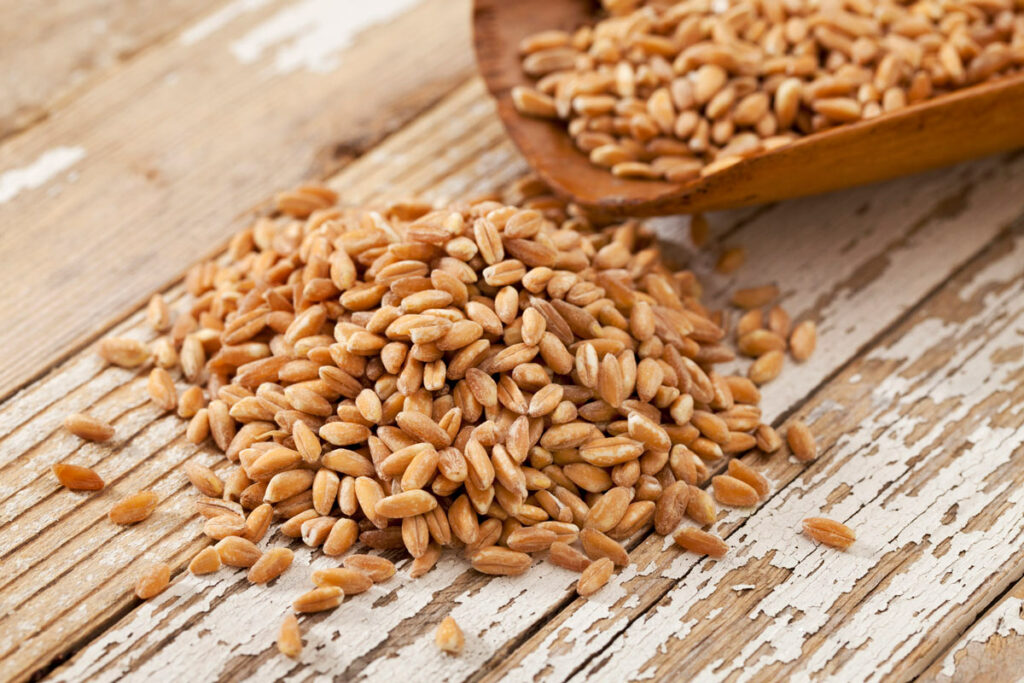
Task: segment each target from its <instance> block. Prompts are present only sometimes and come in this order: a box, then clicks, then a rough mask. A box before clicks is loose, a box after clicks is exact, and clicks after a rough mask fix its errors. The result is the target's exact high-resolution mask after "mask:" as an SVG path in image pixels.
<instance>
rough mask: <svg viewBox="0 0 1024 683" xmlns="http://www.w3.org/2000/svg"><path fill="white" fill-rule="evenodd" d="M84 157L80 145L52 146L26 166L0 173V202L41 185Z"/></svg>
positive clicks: (83, 150) (7, 200)
mask: <svg viewBox="0 0 1024 683" xmlns="http://www.w3.org/2000/svg"><path fill="white" fill-rule="evenodd" d="M84 157H85V149H84V148H82V147H54V148H53V149H51V150H47V151H46V152H43V153H42V154H40V155H39V157H38V158H37V159H36V160H35V161H33V162H32V163H31V164H29V165H28V166H22V167H21V168H13V169H11V170H9V171H4V172H3V173H0V204H4V203H6V202H9V201H11V200H12V199H14V198H15V197H17V196H18V195H19V194H21V193H22V192H24V191H25V190H34V189H36V188H38V187H42V186H43V185H45V184H46V183H48V182H50V181H51V180H52V179H53V178H55V177H57V175H58V174H60V173H61V172H62V171H66V170H67V169H69V168H71V167H72V166H74V165H75V164H77V163H78V162H79V161H81V160H82V159H83V158H84Z"/></svg>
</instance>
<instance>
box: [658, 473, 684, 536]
mask: <svg viewBox="0 0 1024 683" xmlns="http://www.w3.org/2000/svg"><path fill="white" fill-rule="evenodd" d="M689 500H690V487H689V485H688V484H687V482H685V481H677V482H674V483H672V484H670V485H669V486H668V487H666V488H665V490H664V491H662V493H661V495H660V496H659V497H658V501H657V504H656V505H655V509H654V530H655V531H657V532H658V533H659V534H661V535H662V536H668V535H669V534H670V533H672V531H673V530H674V529H675V528H676V527H677V526H679V522H681V521H682V520H683V515H685V514H686V506H687V503H688V502H689Z"/></svg>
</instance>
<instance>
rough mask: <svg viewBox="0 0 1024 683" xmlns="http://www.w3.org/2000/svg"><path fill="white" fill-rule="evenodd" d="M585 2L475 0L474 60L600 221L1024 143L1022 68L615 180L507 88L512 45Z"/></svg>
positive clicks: (886, 172) (588, 14) (752, 200)
mask: <svg viewBox="0 0 1024 683" xmlns="http://www.w3.org/2000/svg"><path fill="white" fill-rule="evenodd" d="M596 9H597V6H596V4H595V3H594V2H592V1H591V0H475V6H474V12H473V25H474V43H475V46H476V58H477V63H478V64H479V67H480V72H481V74H482V75H483V78H484V81H485V82H486V84H487V88H488V89H489V90H490V91H491V94H492V95H493V96H494V98H495V99H496V100H497V104H498V115H499V116H500V117H501V120H502V122H503V123H504V124H505V128H506V129H507V130H508V133H509V135H510V136H511V138H512V140H513V142H515V144H516V145H517V146H518V147H519V150H520V151H521V152H522V153H523V156H525V157H526V160H527V161H528V162H530V164H531V165H532V166H533V168H534V169H535V170H536V172H537V173H538V174H539V175H540V177H541V178H543V179H544V181H545V182H547V183H548V184H549V185H550V186H551V187H552V188H553V189H554V190H555V191H556V192H559V193H560V194H562V195H565V196H566V197H569V198H570V199H572V200H573V201H574V202H576V203H578V204H580V205H581V206H583V207H584V208H585V209H587V210H588V211H591V212H593V213H595V214H598V215H602V216H606V217H620V216H625V215H632V216H657V215H667V214H675V213H691V212H695V211H705V210H709V209H722V208H727V207H734V206H746V205H750V204H761V203H765V202H772V201H776V200H779V199H786V198H789V197H799V196H803V195H809V194H815V193H819V192H827V191H829V190H835V189H839V188H843V187H850V186H853V185H862V184H865V183H870V182H874V181H876V180H885V179H887V178H893V177H896V176H901V175H906V174H909V173H915V172H917V171H922V170H924V169H928V168H934V167H936V166H943V165H946V164H951V163H954V162H957V161H962V160H964V159H970V158H972V157H978V156H983V155H986V154H992V153H994V152H999V151H1002V150H1008V149H1013V148H1015V147H1020V146H1024V75H1016V76H1010V77H1007V78H1004V79H1001V80H997V81H992V82H988V83H981V84H979V85H975V86H972V87H969V88H964V89H963V90H958V91H956V92H953V93H949V94H946V95H941V96H939V97H936V98H935V99H931V100H927V101H925V102H921V103H919V104H916V105H912V106H909V107H906V108H904V109H901V110H898V111H895V112H891V113H888V114H883V115H881V116H878V117H876V118H874V119H870V120H866V121H859V122H857V123H852V124H848V125H844V126H839V127H837V128H832V129H830V130H827V131H824V132H821V133H815V134H813V135H808V136H806V137H802V138H799V139H798V140H797V141H795V142H793V143H792V144H789V145H787V146H785V147H781V148H778V149H775V150H772V151H766V152H761V153H760V154H757V155H755V156H752V157H750V158H748V159H745V160H743V161H741V162H739V163H737V164H735V165H733V166H731V167H729V168H726V169H724V170H722V171H719V172H717V173H714V174H711V175H708V176H704V177H702V178H697V179H695V180H692V181H689V182H686V183H682V184H676V183H668V182H663V181H653V180H631V179H625V178H617V177H615V176H613V175H612V174H611V173H610V172H609V171H608V170H606V169H604V168H600V167H598V166H595V165H593V164H591V163H590V160H589V159H588V158H587V156H586V155H585V154H583V153H582V152H580V151H579V150H578V149H577V148H576V146H575V144H574V143H573V141H572V139H571V138H570V137H569V134H568V133H567V132H566V129H565V123H564V122H561V121H553V120H544V119H536V118H531V117H528V116H523V115H522V114H520V113H519V112H518V111H516V108H515V106H514V105H513V103H512V97H511V90H512V88H513V87H514V86H517V85H532V82H531V80H530V79H529V77H528V76H526V74H524V73H523V70H522V68H521V67H520V55H519V41H520V40H522V39H523V38H524V37H526V36H528V35H530V34H533V33H536V32H537V31H542V30H545V29H563V30H567V31H572V30H574V29H576V28H578V27H580V26H582V25H583V24H587V23H593V22H594V21H595V15H596Z"/></svg>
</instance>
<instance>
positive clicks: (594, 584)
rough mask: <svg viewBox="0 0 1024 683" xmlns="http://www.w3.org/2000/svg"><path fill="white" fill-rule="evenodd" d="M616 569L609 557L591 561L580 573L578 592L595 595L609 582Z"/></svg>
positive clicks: (577, 585)
mask: <svg viewBox="0 0 1024 683" xmlns="http://www.w3.org/2000/svg"><path fill="white" fill-rule="evenodd" d="M614 571H615V564H614V563H613V562H612V561H611V560H610V559H608V558H607V557H602V558H600V559H598V560H595V561H593V562H591V563H590V565H588V566H587V568H586V569H584V570H583V572H582V573H581V574H580V578H579V581H577V582H576V592H577V593H578V594H579V595H581V596H583V597H588V596H590V595H593V594H594V593H596V592H597V591H599V590H600V589H601V588H602V587H603V586H604V585H605V584H606V583H608V580H609V579H610V578H612V572H614Z"/></svg>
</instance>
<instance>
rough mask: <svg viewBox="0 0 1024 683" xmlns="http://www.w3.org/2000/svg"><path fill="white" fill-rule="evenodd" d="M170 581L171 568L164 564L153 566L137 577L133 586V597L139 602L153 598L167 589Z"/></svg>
mask: <svg viewBox="0 0 1024 683" xmlns="http://www.w3.org/2000/svg"><path fill="white" fill-rule="evenodd" d="M170 581H171V568H170V567H169V566H168V565H166V564H164V563H162V562H161V563H159V564H154V565H152V566H151V567H148V568H147V569H146V570H145V571H143V573H142V574H141V575H140V576H139V580H138V582H137V583H136V584H135V595H136V596H138V597H139V599H141V600H149V599H150V598H154V597H156V596H157V595H159V594H160V593H162V592H163V591H164V589H165V588H167V585H168V584H169V583H170Z"/></svg>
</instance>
